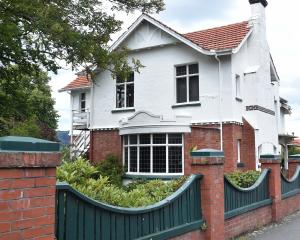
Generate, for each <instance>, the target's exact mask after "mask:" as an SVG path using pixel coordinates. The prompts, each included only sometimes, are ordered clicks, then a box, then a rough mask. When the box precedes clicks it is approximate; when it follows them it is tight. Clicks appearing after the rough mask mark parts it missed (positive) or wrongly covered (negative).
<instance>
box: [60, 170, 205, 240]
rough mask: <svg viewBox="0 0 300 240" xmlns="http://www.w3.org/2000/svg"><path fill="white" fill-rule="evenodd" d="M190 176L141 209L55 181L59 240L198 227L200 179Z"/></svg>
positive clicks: (117, 239)
mask: <svg viewBox="0 0 300 240" xmlns="http://www.w3.org/2000/svg"><path fill="white" fill-rule="evenodd" d="M201 178H202V175H192V176H191V177H190V178H189V179H188V180H187V182H186V183H185V184H184V185H183V186H182V187H181V188H180V189H179V190H178V191H176V192H175V193H173V194H172V195H171V196H169V197H168V198H166V199H164V200H163V201H161V202H159V203H157V204H154V205H152V206H148V207H144V208H121V207H115V206H111V205H107V204H103V203H100V202H97V201H94V200H92V199H90V198H88V197H87V196H84V195H82V194H81V193H79V192H77V191H76V190H75V189H73V188H72V187H71V186H69V185H68V184H64V183H59V184H57V187H56V188H57V205H56V237H57V239H58V240H100V239H103V240H122V239H153V240H154V239H168V238H170V237H174V236H178V235H181V234H183V233H186V232H189V231H192V230H196V229H200V227H201V225H202V224H203V220H202V212H201V202H200V199H201V196H200V180H201Z"/></svg>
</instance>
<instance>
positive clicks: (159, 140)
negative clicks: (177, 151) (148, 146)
mask: <svg viewBox="0 0 300 240" xmlns="http://www.w3.org/2000/svg"><path fill="white" fill-rule="evenodd" d="M153 144H166V134H153Z"/></svg>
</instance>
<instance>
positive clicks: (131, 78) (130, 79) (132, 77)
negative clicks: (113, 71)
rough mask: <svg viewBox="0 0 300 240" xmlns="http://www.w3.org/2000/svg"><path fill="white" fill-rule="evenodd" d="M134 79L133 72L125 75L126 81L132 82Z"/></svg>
mask: <svg viewBox="0 0 300 240" xmlns="http://www.w3.org/2000/svg"><path fill="white" fill-rule="evenodd" d="M133 81H134V72H132V73H130V74H129V76H128V77H127V82H133Z"/></svg>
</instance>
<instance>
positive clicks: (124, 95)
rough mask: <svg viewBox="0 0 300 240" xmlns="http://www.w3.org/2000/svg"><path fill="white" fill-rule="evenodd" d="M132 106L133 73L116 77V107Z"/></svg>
mask: <svg viewBox="0 0 300 240" xmlns="http://www.w3.org/2000/svg"><path fill="white" fill-rule="evenodd" d="M133 106H134V73H133V72H132V73H131V74H130V75H129V76H128V77H127V78H126V79H122V78H120V77H117V83H116V108H130V107H133Z"/></svg>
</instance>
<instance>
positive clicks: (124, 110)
mask: <svg viewBox="0 0 300 240" xmlns="http://www.w3.org/2000/svg"><path fill="white" fill-rule="evenodd" d="M121 112H135V108H116V109H113V110H111V113H121Z"/></svg>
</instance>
